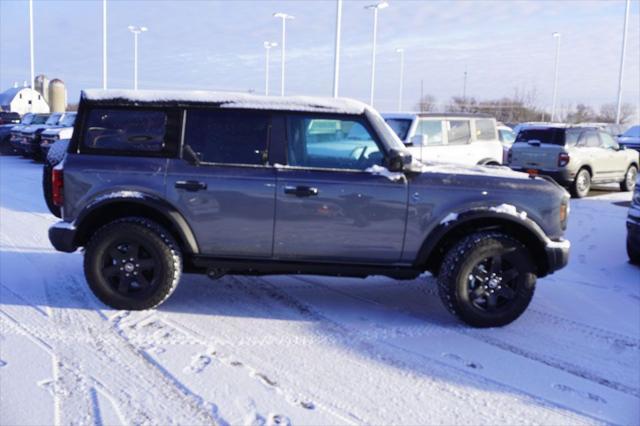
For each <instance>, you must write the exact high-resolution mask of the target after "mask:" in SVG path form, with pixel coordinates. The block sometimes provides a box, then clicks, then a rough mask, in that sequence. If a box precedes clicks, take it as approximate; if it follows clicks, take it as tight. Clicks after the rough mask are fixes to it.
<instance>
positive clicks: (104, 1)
mask: <svg viewBox="0 0 640 426" xmlns="http://www.w3.org/2000/svg"><path fill="white" fill-rule="evenodd" d="M102 88H103V89H104V90H106V89H107V0H102Z"/></svg>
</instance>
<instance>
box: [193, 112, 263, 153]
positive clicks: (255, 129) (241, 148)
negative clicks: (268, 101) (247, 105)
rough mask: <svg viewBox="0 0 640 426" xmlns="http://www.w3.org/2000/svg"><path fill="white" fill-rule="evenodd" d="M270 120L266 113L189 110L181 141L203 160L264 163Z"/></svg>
mask: <svg viewBox="0 0 640 426" xmlns="http://www.w3.org/2000/svg"><path fill="white" fill-rule="evenodd" d="M269 122H270V117H269V114H267V113H261V112H252V111H224V110H211V109H209V110H207V109H192V110H189V111H188V112H187V122H186V126H185V135H184V138H185V139H184V143H185V145H189V146H190V147H191V149H192V150H193V151H194V152H195V153H196V155H197V156H198V158H199V159H200V161H203V162H205V163H217V164H238V165H264V164H265V163H266V162H267V142H268V134H269Z"/></svg>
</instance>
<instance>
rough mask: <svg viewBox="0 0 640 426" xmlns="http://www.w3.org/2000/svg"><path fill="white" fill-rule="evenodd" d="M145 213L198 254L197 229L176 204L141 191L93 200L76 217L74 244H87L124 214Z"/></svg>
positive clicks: (144, 215)
mask: <svg viewBox="0 0 640 426" xmlns="http://www.w3.org/2000/svg"><path fill="white" fill-rule="evenodd" d="M130 216H136V217H144V218H147V219H150V220H153V221H155V222H157V223H158V224H159V225H161V226H162V227H164V228H165V229H166V230H167V231H169V232H170V233H171V235H172V236H173V237H174V239H175V240H176V242H177V243H178V244H179V245H180V248H181V249H182V251H183V252H185V253H189V254H198V253H199V247H198V242H197V240H196V238H195V235H194V233H193V230H192V229H191V227H190V226H189V224H188V223H187V221H186V220H185V218H184V217H183V216H182V215H181V214H180V212H178V210H177V209H176V208H174V207H173V206H171V205H170V204H169V203H167V202H166V201H164V200H162V199H159V198H156V197H153V196H150V195H147V194H140V196H138V197H114V198H108V199H105V200H102V201H99V202H96V203H92V204H89V205H88V206H87V207H86V208H85V209H84V210H82V211H81V212H80V214H79V215H78V217H77V219H76V220H75V221H74V224H75V226H76V229H77V232H76V236H75V239H74V244H75V245H76V246H78V247H81V246H84V245H85V244H86V243H87V242H88V240H89V239H90V238H91V235H92V234H93V233H94V232H95V231H96V230H97V229H98V228H100V227H101V226H103V225H106V224H107V223H109V222H112V221H114V220H117V219H121V218H123V217H130Z"/></svg>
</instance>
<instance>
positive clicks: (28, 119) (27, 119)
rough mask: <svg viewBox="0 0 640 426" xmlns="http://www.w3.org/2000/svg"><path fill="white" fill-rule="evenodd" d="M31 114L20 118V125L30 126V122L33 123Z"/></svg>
mask: <svg viewBox="0 0 640 426" xmlns="http://www.w3.org/2000/svg"><path fill="white" fill-rule="evenodd" d="M33 117H34V115H33V114H26V115H25V116H24V117H22V121H21V123H22V124H31V122H32V121H33Z"/></svg>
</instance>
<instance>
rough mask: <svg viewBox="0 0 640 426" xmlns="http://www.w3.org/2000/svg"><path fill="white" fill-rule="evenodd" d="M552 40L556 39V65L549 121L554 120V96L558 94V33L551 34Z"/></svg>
mask: <svg viewBox="0 0 640 426" xmlns="http://www.w3.org/2000/svg"><path fill="white" fill-rule="evenodd" d="M552 36H553V38H555V39H556V63H555V67H554V68H555V70H554V72H553V74H554V77H553V98H552V100H551V121H552V122H553V121H555V119H556V96H557V94H558V63H559V62H560V37H561V35H560V33H553V34H552Z"/></svg>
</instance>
